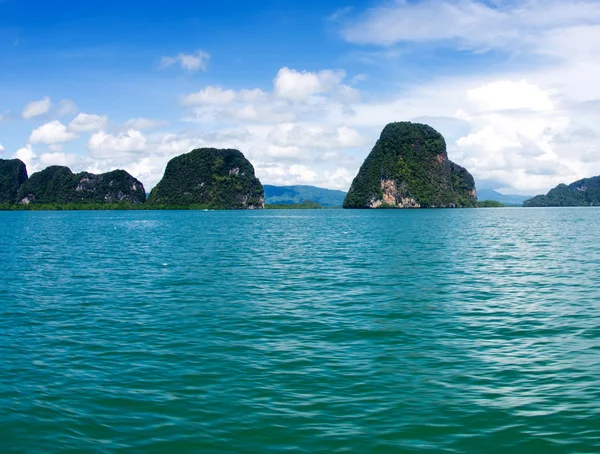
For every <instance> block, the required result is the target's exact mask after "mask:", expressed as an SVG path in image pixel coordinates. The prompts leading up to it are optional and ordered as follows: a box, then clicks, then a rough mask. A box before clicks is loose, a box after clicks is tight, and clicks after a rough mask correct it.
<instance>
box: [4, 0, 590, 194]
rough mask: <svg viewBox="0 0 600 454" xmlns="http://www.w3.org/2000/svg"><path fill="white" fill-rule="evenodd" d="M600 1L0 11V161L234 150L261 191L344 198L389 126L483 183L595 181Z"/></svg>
mask: <svg viewBox="0 0 600 454" xmlns="http://www.w3.org/2000/svg"><path fill="white" fill-rule="evenodd" d="M598 57H600V4H599V3H598V2H596V1H590V0H587V1H585V0H584V1H579V2H577V3H576V4H574V3H573V2H566V1H561V0H549V1H544V2H542V1H538V0H531V1H523V2H515V1H503V0H496V1H488V2H480V1H474V0H459V1H456V0H436V1H433V0H430V1H422V0H421V1H418V0H416V1H402V0H385V1H379V0H372V1H363V2H357V1H337V0H334V1H321V2H317V1H314V2H313V1H304V2H300V1H291V0H272V1H256V2H246V1H244V2H242V1H232V0H226V1H220V2H175V1H171V2H141V1H128V2H117V1H112V0H111V1H103V2H72V1H58V2H42V1H27V0H0V65H1V68H2V70H0V116H1V117H0V157H1V158H10V157H19V158H21V159H22V160H24V161H25V162H26V163H27V164H28V168H29V171H30V173H31V172H33V171H36V170H41V169H42V168H44V167H45V166H47V165H51V164H61V165H68V166H70V167H71V168H72V169H73V170H77V171H79V170H91V171H95V172H101V171H106V170H110V169H112V168H125V169H126V170H128V171H129V172H131V173H132V174H134V175H135V176H136V177H138V178H140V179H141V180H142V182H143V183H144V184H145V186H146V187H147V189H150V188H151V187H152V186H153V185H154V184H156V182H157V181H158V180H159V179H160V177H161V176H162V171H163V169H164V165H165V164H166V162H167V161H168V160H169V159H170V158H172V157H173V156H175V155H177V154H181V153H184V152H187V151H190V150H191V149H192V148H195V147H200V146H217V147H235V148H238V149H240V150H241V151H242V152H244V153H245V154H246V156H247V157H249V158H250V159H251V161H252V162H253V164H254V165H255V167H256V171H257V174H258V176H259V177H260V178H261V180H262V181H263V183H270V184H295V183H303V184H315V185H320V186H325V187H331V188H339V189H347V188H348V186H349V184H350V182H351V180H352V177H353V176H354V175H355V173H356V171H357V169H358V167H359V166H360V164H361V163H362V161H363V159H364V158H365V157H366V155H367V154H368V152H369V151H370V149H371V148H372V146H373V144H374V141H375V140H376V139H377V137H378V134H379V132H380V131H381V129H382V128H383V127H384V126H385V124H386V123H389V122H392V121H403V120H411V121H421V122H425V123H429V124H431V125H432V126H434V127H435V128H437V129H438V130H440V132H442V133H443V134H444V136H445V137H446V141H447V145H448V152H449V154H450V157H451V159H453V160H455V161H457V162H458V163H459V164H461V165H464V166H466V167H467V168H468V169H469V170H470V171H471V172H472V173H473V174H474V176H475V177H476V180H477V183H478V186H479V187H488V188H493V189H499V190H501V191H502V192H521V193H530V194H533V193H537V192H542V191H546V190H547V189H549V188H550V187H553V186H555V185H556V184H558V183H560V182H570V181H573V180H575V179H578V178H582V177H586V176H592V175H597V174H600V139H599V137H600V126H599V125H600V121H598V120H600V118H599V115H598V112H599V109H600V89H599V88H598V85H599V84H598V83H597V80H599V78H600V63H598V62H600V58H598Z"/></svg>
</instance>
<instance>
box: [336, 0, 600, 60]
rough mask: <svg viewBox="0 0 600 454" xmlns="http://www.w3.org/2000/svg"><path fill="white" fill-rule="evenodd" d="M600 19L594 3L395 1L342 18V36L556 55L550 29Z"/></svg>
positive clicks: (382, 42) (550, 0) (582, 0)
mask: <svg viewBox="0 0 600 454" xmlns="http://www.w3.org/2000/svg"><path fill="white" fill-rule="evenodd" d="M599 20H600V8H598V4H597V2H595V1H593V0H579V1H577V2H567V1H564V0H547V1H540V0H525V1H523V2H491V3H490V2H486V3H483V2H480V1H475V0H459V1H448V0H445V1H436V0H424V1H421V2H408V1H405V0H395V1H391V2H385V3H382V4H381V6H377V7H374V8H371V9H368V10H366V11H365V12H363V13H362V14H359V15H358V16H354V17H353V18H349V19H348V18H347V17H346V18H343V19H342V36H343V37H344V38H345V39H346V40H348V41H350V42H353V43H358V44H380V45H391V44H394V43H399V42H432V41H450V42H454V43H455V45H456V46H457V47H458V48H462V49H472V50H478V51H481V50H487V49H502V50H507V49H511V50H512V49H515V50H516V49H519V50H524V49H527V48H530V49H539V50H541V49H549V50H551V49H552V48H551V46H546V45H545V44H544V42H545V40H546V38H547V34H548V31H549V30H553V29H555V30H560V29H565V28H568V27H569V26H571V25H573V24H582V23H583V24H590V23H593V22H594V21H596V22H597V21H599ZM551 51H552V50H551Z"/></svg>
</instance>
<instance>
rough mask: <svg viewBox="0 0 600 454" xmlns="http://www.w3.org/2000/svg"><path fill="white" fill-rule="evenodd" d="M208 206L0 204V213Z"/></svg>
mask: <svg viewBox="0 0 600 454" xmlns="http://www.w3.org/2000/svg"><path fill="white" fill-rule="evenodd" d="M208 209H211V207H210V206H209V205H185V206H178V205H150V204H147V203H144V204H133V203H130V202H121V203H64V204H60V203H44V204H39V203H33V204H29V205H22V204H10V203H0V211H112V210H116V211H123V210H136V211H144V210H150V211H152V210H208Z"/></svg>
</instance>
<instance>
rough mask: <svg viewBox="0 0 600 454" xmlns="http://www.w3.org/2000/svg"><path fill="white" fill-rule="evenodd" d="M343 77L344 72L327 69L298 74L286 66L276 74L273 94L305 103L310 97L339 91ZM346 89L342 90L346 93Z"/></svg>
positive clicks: (298, 72)
mask: <svg viewBox="0 0 600 454" xmlns="http://www.w3.org/2000/svg"><path fill="white" fill-rule="evenodd" d="M345 77H346V73H345V72H344V71H332V70H330V69H327V70H324V71H319V72H316V73H313V72H308V71H302V72H300V71H296V70H294V69H290V68H288V67H287V66H286V67H283V68H281V69H280V70H279V72H278V73H277V76H276V77H275V80H274V81H273V92H274V94H275V96H276V97H278V98H280V99H285V100H289V101H305V100H306V99H308V98H310V97H311V96H314V95H317V94H322V93H328V92H331V91H333V90H335V89H339V88H340V85H341V81H342V80H343V79H344V78H345ZM348 88H350V87H347V86H345V88H344V90H346V91H348Z"/></svg>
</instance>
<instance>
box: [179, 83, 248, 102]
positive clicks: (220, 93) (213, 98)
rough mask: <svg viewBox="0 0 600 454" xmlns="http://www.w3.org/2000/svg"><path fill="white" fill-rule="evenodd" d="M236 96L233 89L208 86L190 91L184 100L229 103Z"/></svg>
mask: <svg viewBox="0 0 600 454" xmlns="http://www.w3.org/2000/svg"><path fill="white" fill-rule="evenodd" d="M235 97H236V93H235V92H234V91H233V90H223V89H222V88H221V87H212V86H209V87H206V88H204V89H202V90H200V91H198V92H196V93H190V94H188V95H187V96H185V97H184V98H183V100H182V102H183V104H186V105H194V104H209V105H210V104H213V105H214V104H229V103H231V102H232V101H233V100H234V99H235Z"/></svg>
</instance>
